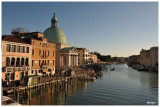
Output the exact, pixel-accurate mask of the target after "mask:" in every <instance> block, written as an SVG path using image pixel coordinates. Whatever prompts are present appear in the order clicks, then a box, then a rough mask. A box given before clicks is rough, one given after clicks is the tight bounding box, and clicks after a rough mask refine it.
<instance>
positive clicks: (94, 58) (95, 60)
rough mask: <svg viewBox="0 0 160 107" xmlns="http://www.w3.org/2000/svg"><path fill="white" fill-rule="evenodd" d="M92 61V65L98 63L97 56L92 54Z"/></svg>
mask: <svg viewBox="0 0 160 107" xmlns="http://www.w3.org/2000/svg"><path fill="white" fill-rule="evenodd" d="M90 61H91V64H92V63H97V55H95V54H92V53H90Z"/></svg>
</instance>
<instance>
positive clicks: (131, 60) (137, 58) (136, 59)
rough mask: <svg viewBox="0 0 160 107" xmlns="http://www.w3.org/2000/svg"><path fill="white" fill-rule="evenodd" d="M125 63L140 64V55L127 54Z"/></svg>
mask: <svg viewBox="0 0 160 107" xmlns="http://www.w3.org/2000/svg"><path fill="white" fill-rule="evenodd" d="M127 63H128V65H129V66H133V65H137V64H140V55H132V56H129V57H128V62H127Z"/></svg>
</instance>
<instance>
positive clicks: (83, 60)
mask: <svg viewBox="0 0 160 107" xmlns="http://www.w3.org/2000/svg"><path fill="white" fill-rule="evenodd" d="M76 49H77V50H78V66H83V65H87V64H89V59H90V56H89V50H87V49H86V48H76Z"/></svg>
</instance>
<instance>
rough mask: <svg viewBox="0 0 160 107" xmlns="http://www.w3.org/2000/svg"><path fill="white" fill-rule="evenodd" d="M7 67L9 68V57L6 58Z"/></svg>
mask: <svg viewBox="0 0 160 107" xmlns="http://www.w3.org/2000/svg"><path fill="white" fill-rule="evenodd" d="M8 66H10V58H9V57H7V58H6V67H8Z"/></svg>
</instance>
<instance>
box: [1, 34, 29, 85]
mask: <svg viewBox="0 0 160 107" xmlns="http://www.w3.org/2000/svg"><path fill="white" fill-rule="evenodd" d="M31 52H32V46H31V44H28V43H27V42H24V41H22V40H21V39H19V38H16V37H15V36H11V35H8V36H3V37H2V80H3V81H8V82H10V81H13V80H15V81H23V77H24V76H27V75H30V74H31Z"/></svg>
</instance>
